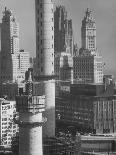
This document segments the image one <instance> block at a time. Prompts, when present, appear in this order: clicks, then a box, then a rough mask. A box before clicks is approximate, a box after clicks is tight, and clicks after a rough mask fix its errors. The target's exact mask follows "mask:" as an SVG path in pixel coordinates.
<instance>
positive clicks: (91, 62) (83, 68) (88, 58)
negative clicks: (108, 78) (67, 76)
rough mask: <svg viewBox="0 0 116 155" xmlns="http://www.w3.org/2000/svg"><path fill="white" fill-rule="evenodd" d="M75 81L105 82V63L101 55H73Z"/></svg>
mask: <svg viewBox="0 0 116 155" xmlns="http://www.w3.org/2000/svg"><path fill="white" fill-rule="evenodd" d="M73 65H74V68H73V69H74V70H73V73H74V81H80V82H82V83H103V63H102V57H101V56H95V55H91V54H88V55H79V56H77V57H73Z"/></svg>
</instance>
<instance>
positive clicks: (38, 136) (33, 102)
mask: <svg viewBox="0 0 116 155" xmlns="http://www.w3.org/2000/svg"><path fill="white" fill-rule="evenodd" d="M44 103H45V96H36V95H34V94H33V82H32V80H31V78H30V76H29V80H28V82H27V84H26V95H21V96H17V97H16V108H17V111H18V112H19V119H17V120H16V122H17V123H18V124H19V155H43V149H42V124H43V123H44V119H43V117H42V112H43V111H44V109H45V104H44Z"/></svg>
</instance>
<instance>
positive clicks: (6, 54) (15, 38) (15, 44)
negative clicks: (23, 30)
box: [1, 8, 19, 82]
mask: <svg viewBox="0 0 116 155" xmlns="http://www.w3.org/2000/svg"><path fill="white" fill-rule="evenodd" d="M17 52H19V25H18V23H17V21H16V18H15V17H14V16H13V14H12V11H10V10H8V9H7V8H5V11H4V13H3V18H2V23H1V81H2V82H4V81H15V80H16V78H17V68H18V59H17Z"/></svg>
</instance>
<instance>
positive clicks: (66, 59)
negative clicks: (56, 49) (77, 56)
mask: <svg viewBox="0 0 116 155" xmlns="http://www.w3.org/2000/svg"><path fill="white" fill-rule="evenodd" d="M54 63H55V64H54V65H55V66H54V68H55V75H56V78H57V79H58V80H61V81H70V82H71V81H73V58H72V56H71V55H70V54H68V53H65V52H62V53H59V54H56V55H55V62H54Z"/></svg>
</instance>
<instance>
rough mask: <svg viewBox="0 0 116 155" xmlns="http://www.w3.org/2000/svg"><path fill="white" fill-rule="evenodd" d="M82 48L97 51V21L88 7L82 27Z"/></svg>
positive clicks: (92, 51)
mask: <svg viewBox="0 0 116 155" xmlns="http://www.w3.org/2000/svg"><path fill="white" fill-rule="evenodd" d="M81 39H82V48H83V49H88V50H90V51H91V53H95V52H96V23H95V19H94V17H93V15H92V11H91V10H90V9H88V8H87V10H86V12H85V17H84V19H83V20H82V27H81Z"/></svg>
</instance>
